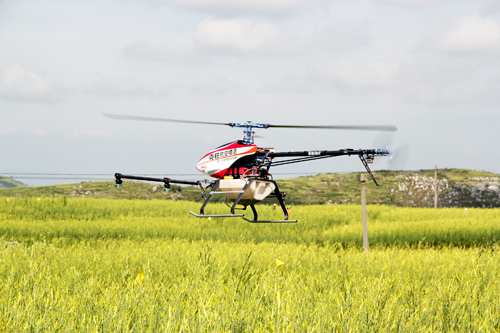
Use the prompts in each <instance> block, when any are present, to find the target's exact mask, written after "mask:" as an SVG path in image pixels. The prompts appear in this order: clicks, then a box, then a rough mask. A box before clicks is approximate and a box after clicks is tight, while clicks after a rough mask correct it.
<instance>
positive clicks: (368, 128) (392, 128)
mask: <svg viewBox="0 0 500 333" xmlns="http://www.w3.org/2000/svg"><path fill="white" fill-rule="evenodd" d="M269 127H276V128H319V129H343V130H364V131H393V132H394V131H397V130H398V128H397V127H396V126H393V125H387V126H383V125H382V126H362V125H352V126H349V125H346V126H342V125H338V126H322V125H320V126H308V125H269Z"/></svg>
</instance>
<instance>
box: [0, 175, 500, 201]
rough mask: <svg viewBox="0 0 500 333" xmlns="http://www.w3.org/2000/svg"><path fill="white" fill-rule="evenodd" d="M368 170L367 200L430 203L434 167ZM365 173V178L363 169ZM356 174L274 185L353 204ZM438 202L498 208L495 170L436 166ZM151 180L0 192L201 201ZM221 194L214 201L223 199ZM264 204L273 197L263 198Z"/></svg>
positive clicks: (193, 193)
mask: <svg viewBox="0 0 500 333" xmlns="http://www.w3.org/2000/svg"><path fill="white" fill-rule="evenodd" d="M374 175H375V177H376V179H377V181H378V183H379V184H380V186H376V185H375V184H374V183H373V182H372V181H371V180H368V181H367V182H366V185H367V186H366V187H367V202H368V203H370V204H383V205H393V206H411V207H433V206H434V170H420V171H378V172H374ZM365 177H369V176H368V175H367V174H365ZM359 178H360V173H346V174H320V175H315V176H306V177H299V178H292V179H281V180H277V182H278V184H279V185H280V190H281V191H284V192H286V193H287V198H286V203H287V204H327V205H332V204H333V205H340V204H353V203H354V204H358V203H360V183H359ZM437 178H438V181H437V185H438V206H439V207H484V208H497V207H500V190H499V188H500V175H497V174H493V173H489V172H483V171H473V170H463V169H441V170H438V177H437ZM162 189H163V187H162V186H160V185H157V184H151V183H142V182H126V181H125V182H124V183H123V185H122V186H120V188H119V189H115V188H114V183H113V182H84V183H80V184H70V185H56V186H39V187H19V188H10V189H3V190H0V196H10V197H40V196H44V197H54V196H68V197H78V198H84V197H96V198H116V199H160V200H190V201H201V195H200V190H199V189H198V188H196V187H192V186H188V187H180V186H172V187H171V189H170V191H169V192H168V193H166V194H165V193H163V192H162ZM224 199H225V197H224V196H223V195H218V196H215V197H214V199H213V201H214V202H221V201H224ZM266 202H267V203H271V202H273V199H266Z"/></svg>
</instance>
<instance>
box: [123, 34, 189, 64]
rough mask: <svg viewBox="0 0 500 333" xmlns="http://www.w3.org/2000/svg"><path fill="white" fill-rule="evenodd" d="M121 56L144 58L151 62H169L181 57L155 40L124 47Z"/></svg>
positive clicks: (178, 52) (180, 54)
mask: <svg viewBox="0 0 500 333" xmlns="http://www.w3.org/2000/svg"><path fill="white" fill-rule="evenodd" d="M123 54H124V55H125V56H127V57H135V58H144V59H148V60H153V61H171V60H174V59H178V58H180V57H181V56H182V53H181V52H180V51H177V50H175V49H173V48H171V47H169V46H167V45H166V44H165V43H163V42H162V41H161V40H159V39H156V38H146V39H142V40H138V41H135V42H132V43H130V44H128V45H127V46H125V48H124V49H123Z"/></svg>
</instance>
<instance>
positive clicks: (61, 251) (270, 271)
mask: <svg viewBox="0 0 500 333" xmlns="http://www.w3.org/2000/svg"><path fill="white" fill-rule="evenodd" d="M197 208H198V204H196V203H192V202H161V201H134V200H104V199H67V198H53V199H48V198H39V199H38V198H30V199H28V198H22V199H21V198H1V199H0V251H1V255H0V281H1V284H0V331H5V332H55V331H61V332H371V331H380V332H408V331H412V332H448V331H453V332H474V331H478V332H479V331H480V332H496V331H499V330H500V316H499V313H500V296H499V295H500V280H499V278H498V276H500V275H499V273H500V254H499V252H500V251H499V250H500V247H499V246H498V243H497V241H498V238H499V235H500V230H499V228H500V213H499V211H498V210H495V209H469V210H468V211H467V212H465V211H464V210H463V209H439V210H437V211H435V210H434V209H426V208H394V207H387V206H369V207H368V221H369V222H368V223H369V237H370V252H369V253H364V252H363V250H362V239H361V238H362V236H361V235H362V233H361V209H360V207H359V206H355V205H353V206H346V205H339V206H335V205H330V206H326V205H323V206H294V207H292V211H291V217H292V218H294V219H295V218H296V219H298V220H299V222H298V223H294V224H283V225H255V224H250V223H247V222H245V221H243V220H241V219H238V218H233V219H230V218H226V219H221V220H219V219H217V220H216V219H212V220H208V219H197V218H195V217H193V216H191V215H189V214H188V211H189V210H195V209H197ZM209 209H210V212H213V213H225V212H226V210H227V208H226V207H225V206H224V205H222V204H218V205H213V206H209ZM258 209H259V213H260V215H262V217H263V218H265V217H266V216H267V217H273V215H274V214H276V217H278V216H279V215H278V214H279V212H278V211H274V210H272V208H271V207H270V206H265V205H261V206H259V207H258Z"/></svg>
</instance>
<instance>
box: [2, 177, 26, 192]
mask: <svg viewBox="0 0 500 333" xmlns="http://www.w3.org/2000/svg"><path fill="white" fill-rule="evenodd" d="M24 186H27V185H26V184H23V183H21V182H20V181H17V180H15V179H12V178H9V177H4V176H0V190H2V189H6V188H14V187H24Z"/></svg>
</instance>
